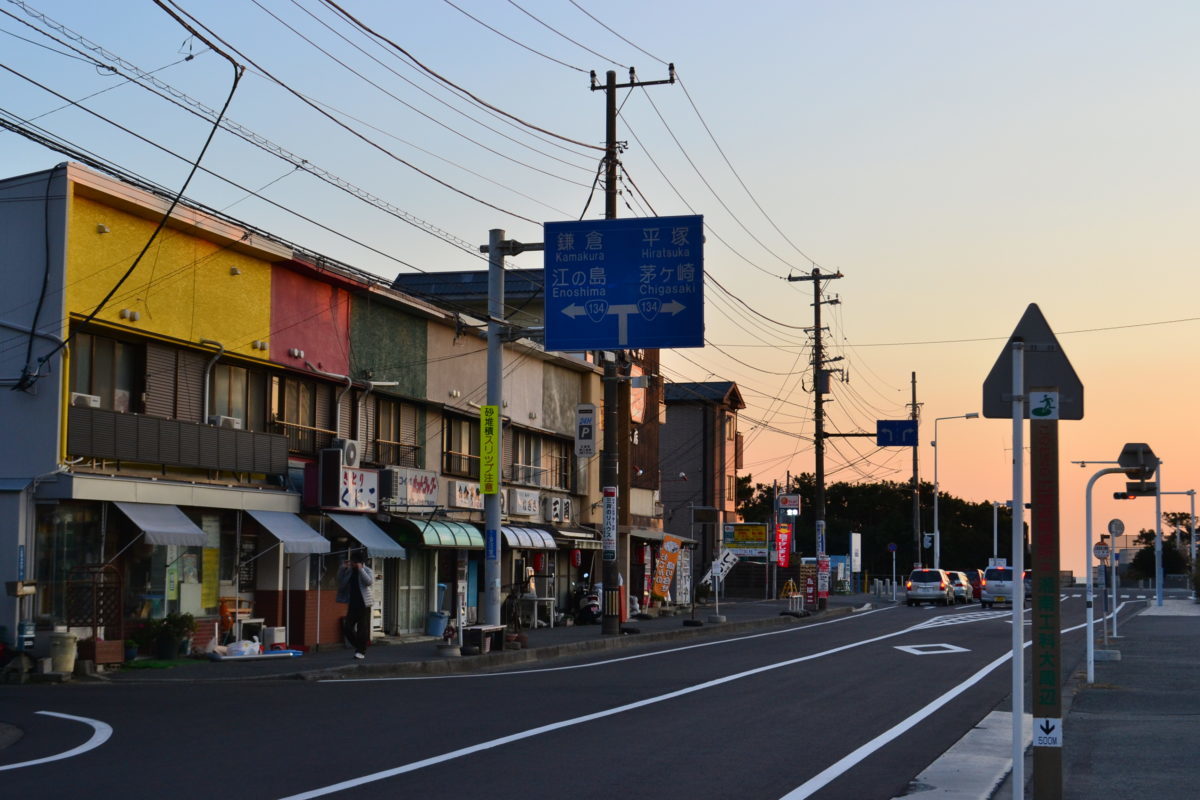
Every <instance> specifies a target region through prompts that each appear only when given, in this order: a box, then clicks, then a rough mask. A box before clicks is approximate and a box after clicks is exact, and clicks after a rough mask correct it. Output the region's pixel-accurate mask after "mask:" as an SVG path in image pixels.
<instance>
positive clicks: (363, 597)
mask: <svg viewBox="0 0 1200 800" xmlns="http://www.w3.org/2000/svg"><path fill="white" fill-rule="evenodd" d="M337 579H338V592H337V598H336V599H337V602H339V603H349V605H350V607H349V609H347V611H346V622H345V627H344V629H343V633H344V634H345V637H346V639H347V640H348V641H349V642H350V645H351V646H352V647H353V648H354V657H355V658H360V659H361V658H366V657H367V645H368V644H370V643H371V605H372V604H373V603H374V596H373V594H372V592H371V584H373V583H375V573H374V572H373V571H372V570H371V568H370V567H369V566H367V565H366V563H364V560H363V555H362V551H361V550H356V551H355V552H354V553H352V554H351V555H350V556H349V558H348V559H347V560H346V561H343V562H342V566H340V567H338V575H337Z"/></svg>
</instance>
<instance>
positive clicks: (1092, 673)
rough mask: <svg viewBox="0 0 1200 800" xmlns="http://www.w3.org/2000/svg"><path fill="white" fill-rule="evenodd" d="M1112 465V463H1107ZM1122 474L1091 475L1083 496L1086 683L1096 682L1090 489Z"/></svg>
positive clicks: (1110, 471) (1116, 469) (1115, 471)
mask: <svg viewBox="0 0 1200 800" xmlns="http://www.w3.org/2000/svg"><path fill="white" fill-rule="evenodd" d="M1109 463H1112V462H1109ZM1118 473H1119V474H1124V473H1125V470H1124V469H1121V468H1120V467H1109V468H1107V469H1102V470H1100V471H1099V472H1097V473H1096V474H1095V475H1093V476H1092V477H1091V478H1090V479H1089V480H1088V484H1087V491H1086V493H1085V495H1084V517H1083V520H1084V521H1083V525H1084V531H1083V549H1084V550H1085V551H1086V552H1085V553H1084V554H1083V564H1084V572H1085V573H1087V591H1086V593H1085V594H1084V605H1085V606H1087V682H1088V683H1095V682H1096V634H1095V626H1096V621H1095V611H1094V610H1093V608H1092V605H1093V602H1094V600H1095V595H1094V593H1093V589H1092V583H1093V582H1092V487H1093V486H1095V485H1096V481H1097V480H1099V479H1100V476H1101V475H1113V474H1118ZM1113 619H1116V604H1115V603H1114V604H1113ZM1116 635H1117V631H1116V629H1115V628H1114V629H1113V636H1116Z"/></svg>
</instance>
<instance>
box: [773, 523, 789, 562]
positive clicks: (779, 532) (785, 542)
mask: <svg viewBox="0 0 1200 800" xmlns="http://www.w3.org/2000/svg"><path fill="white" fill-rule="evenodd" d="M775 552H776V553H778V554H779V566H781V567H785V568H786V567H787V566H788V564H790V563H791V555H792V526H791V524H790V523H787V522H781V523H779V524H777V525H776V526H775Z"/></svg>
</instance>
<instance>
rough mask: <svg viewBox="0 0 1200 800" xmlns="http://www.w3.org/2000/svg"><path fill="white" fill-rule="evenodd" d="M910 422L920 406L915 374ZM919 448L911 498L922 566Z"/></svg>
mask: <svg viewBox="0 0 1200 800" xmlns="http://www.w3.org/2000/svg"><path fill="white" fill-rule="evenodd" d="M910 405H911V407H912V421H913V424H914V425H915V424H919V422H918V420H919V419H920V416H921V414H920V409H921V405H920V404H919V403H918V402H917V373H915V372H914V373H913V374H912V403H910ZM920 449H921V448H919V447H917V446H916V445H915V444H914V445H913V476H912V497H913V546H914V550H913V552H914V553H916V556H917V558H916V560H917V561H919V562H920V563H922V564H924V563H925V559H924V558H923V557H922V555H921V472H920V461H919V460H918V452H919V451H920Z"/></svg>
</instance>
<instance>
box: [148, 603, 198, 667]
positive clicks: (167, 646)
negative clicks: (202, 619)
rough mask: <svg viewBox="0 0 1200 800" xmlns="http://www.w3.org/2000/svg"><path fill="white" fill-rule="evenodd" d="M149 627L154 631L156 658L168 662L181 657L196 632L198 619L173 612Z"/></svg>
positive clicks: (154, 621) (153, 622)
mask: <svg viewBox="0 0 1200 800" xmlns="http://www.w3.org/2000/svg"><path fill="white" fill-rule="evenodd" d="M148 627H150V628H151V629H152V630H153V641H154V655H155V657H156V658H158V659H161V660H164V661H167V660H170V659H173V658H178V657H179V654H180V651H181V650H182V649H183V647H184V642H185V641H186V640H187V639H188V638H190V637H191V635H192V634H193V633H195V631H196V618H195V617H193V616H192V615H191V614H180V613H177V612H174V611H173V612H171V613H170V614H167V616H165V617H163V618H162V619H157V620H153V621H152V622H151V623H150V625H149V626H148Z"/></svg>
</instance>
